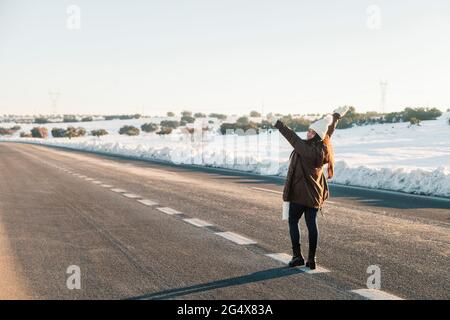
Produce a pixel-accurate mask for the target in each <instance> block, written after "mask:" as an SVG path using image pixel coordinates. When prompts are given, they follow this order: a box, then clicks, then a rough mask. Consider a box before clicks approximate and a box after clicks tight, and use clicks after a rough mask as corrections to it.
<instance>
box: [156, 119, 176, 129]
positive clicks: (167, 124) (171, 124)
mask: <svg viewBox="0 0 450 320" xmlns="http://www.w3.org/2000/svg"><path fill="white" fill-rule="evenodd" d="M160 126H161V127H167V128H172V129H176V128H178V127H179V126H180V123H179V122H178V121H173V120H163V121H161V123H160Z"/></svg>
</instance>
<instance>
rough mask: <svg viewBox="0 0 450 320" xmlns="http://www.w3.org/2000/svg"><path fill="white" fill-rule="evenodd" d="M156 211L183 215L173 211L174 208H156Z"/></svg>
mask: <svg viewBox="0 0 450 320" xmlns="http://www.w3.org/2000/svg"><path fill="white" fill-rule="evenodd" d="M156 210H159V211H161V212H164V213H165V214H168V215H176V214H181V212H180V211H178V210H175V209H172V208H168V207H160V208H156Z"/></svg>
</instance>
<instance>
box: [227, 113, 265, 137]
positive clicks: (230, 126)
mask: <svg viewBox="0 0 450 320" xmlns="http://www.w3.org/2000/svg"><path fill="white" fill-rule="evenodd" d="M243 118H246V117H243ZM246 119H247V118H246ZM247 120H248V119H247ZM238 129H241V130H243V131H244V133H245V132H246V131H248V130H250V129H253V130H255V132H256V133H258V132H259V127H258V125H257V124H256V123H253V122H248V121H247V122H246V121H245V120H244V119H242V120H241V121H240V122H236V123H222V125H221V126H220V132H221V133H222V134H226V132H227V130H233V131H236V130H238ZM237 133H238V134H239V135H241V133H239V131H238V132H237Z"/></svg>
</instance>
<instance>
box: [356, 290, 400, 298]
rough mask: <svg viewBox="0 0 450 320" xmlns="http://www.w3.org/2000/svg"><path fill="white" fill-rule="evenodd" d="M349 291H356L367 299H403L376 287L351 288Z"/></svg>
mask: <svg viewBox="0 0 450 320" xmlns="http://www.w3.org/2000/svg"><path fill="white" fill-rule="evenodd" d="M350 292H353V293H356V294H358V295H360V296H362V297H364V298H367V299H369V300H403V299H402V298H400V297H397V296H395V295H393V294H390V293H387V292H384V291H381V290H377V289H358V290H351V291H350Z"/></svg>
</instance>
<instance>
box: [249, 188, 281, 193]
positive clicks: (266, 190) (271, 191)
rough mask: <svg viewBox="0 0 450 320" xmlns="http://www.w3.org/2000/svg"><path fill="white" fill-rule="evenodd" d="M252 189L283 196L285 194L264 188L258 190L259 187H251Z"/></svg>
mask: <svg viewBox="0 0 450 320" xmlns="http://www.w3.org/2000/svg"><path fill="white" fill-rule="evenodd" d="M251 189H253V190H259V191H265V192H270V193H276V194H283V192H281V191H277V190H270V189H264V188H258V187H251Z"/></svg>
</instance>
